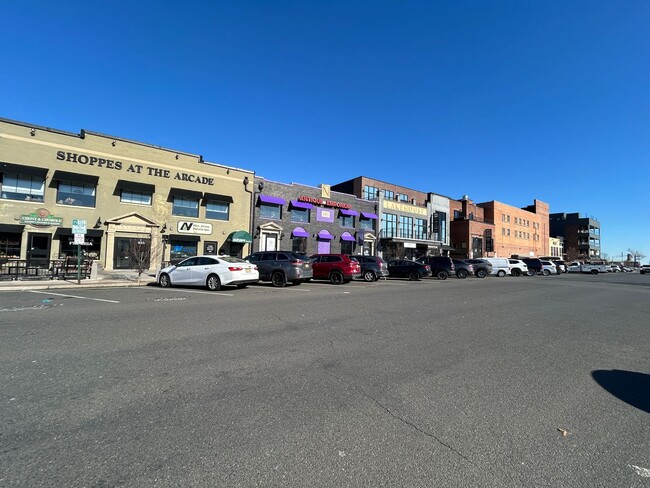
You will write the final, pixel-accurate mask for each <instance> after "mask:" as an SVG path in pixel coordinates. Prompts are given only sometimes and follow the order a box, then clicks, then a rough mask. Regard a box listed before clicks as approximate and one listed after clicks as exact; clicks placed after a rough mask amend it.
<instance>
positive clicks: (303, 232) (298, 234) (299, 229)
mask: <svg viewBox="0 0 650 488" xmlns="http://www.w3.org/2000/svg"><path fill="white" fill-rule="evenodd" d="M291 235H292V236H294V237H309V232H307V231H306V230H305V229H303V228H302V227H296V228H295V229H293V231H292V232H291Z"/></svg>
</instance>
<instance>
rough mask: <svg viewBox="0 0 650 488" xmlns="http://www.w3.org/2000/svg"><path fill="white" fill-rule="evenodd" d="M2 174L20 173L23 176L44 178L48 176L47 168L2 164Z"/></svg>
mask: <svg viewBox="0 0 650 488" xmlns="http://www.w3.org/2000/svg"><path fill="white" fill-rule="evenodd" d="M0 173H18V174H21V175H28V176H43V177H44V176H45V175H46V174H47V168H38V167H36V166H25V165H23V164H13V163H3V162H0Z"/></svg>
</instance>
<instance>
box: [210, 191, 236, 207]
mask: <svg viewBox="0 0 650 488" xmlns="http://www.w3.org/2000/svg"><path fill="white" fill-rule="evenodd" d="M208 200H210V201H212V202H219V203H234V200H233V199H232V197H231V196H230V195H220V194H218V193H204V194H203V205H205V204H206V203H207V202H208Z"/></svg>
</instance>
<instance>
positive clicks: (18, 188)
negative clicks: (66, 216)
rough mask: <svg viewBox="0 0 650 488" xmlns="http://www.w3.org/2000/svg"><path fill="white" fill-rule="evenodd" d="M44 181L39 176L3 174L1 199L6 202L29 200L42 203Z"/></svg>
mask: <svg viewBox="0 0 650 488" xmlns="http://www.w3.org/2000/svg"><path fill="white" fill-rule="evenodd" d="M44 193H45V179H44V178H42V177H40V176H28V175H19V174H17V173H5V174H4V177H3V182H2V198H6V199H8V200H31V201H33V202H42V201H43V195H44Z"/></svg>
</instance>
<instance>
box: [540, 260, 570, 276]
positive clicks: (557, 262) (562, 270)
mask: <svg viewBox="0 0 650 488" xmlns="http://www.w3.org/2000/svg"><path fill="white" fill-rule="evenodd" d="M539 259H540V260H542V261H550V262H551V263H553V264H554V265H555V267H556V268H558V270H559V272H560V273H566V272H567V269H566V263H565V262H564V260H563V259H562V258H560V257H558V256H540V257H539Z"/></svg>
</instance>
